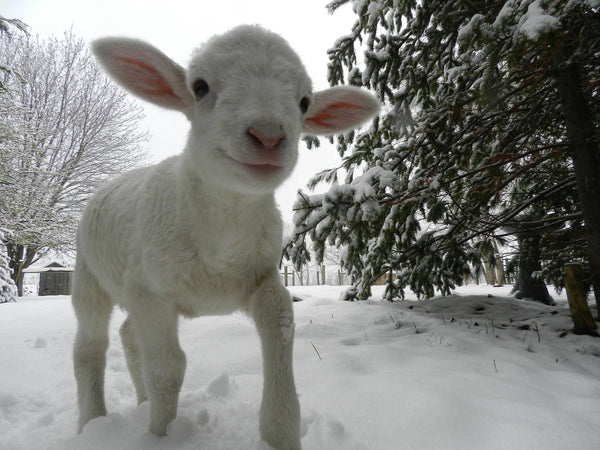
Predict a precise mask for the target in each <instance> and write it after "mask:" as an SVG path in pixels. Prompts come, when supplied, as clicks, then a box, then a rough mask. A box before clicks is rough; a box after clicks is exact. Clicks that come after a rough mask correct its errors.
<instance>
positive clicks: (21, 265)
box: [6, 242, 37, 297]
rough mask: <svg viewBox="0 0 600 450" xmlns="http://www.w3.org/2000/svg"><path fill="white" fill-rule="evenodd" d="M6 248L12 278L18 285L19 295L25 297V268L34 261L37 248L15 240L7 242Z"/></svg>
mask: <svg viewBox="0 0 600 450" xmlns="http://www.w3.org/2000/svg"><path fill="white" fill-rule="evenodd" d="M6 250H7V253H8V257H9V258H10V262H9V263H8V266H9V267H10V268H11V269H12V274H11V278H12V279H13V281H14V282H15V284H16V286H17V292H18V295H19V297H23V279H24V277H25V273H24V272H23V270H24V269H27V268H28V267H29V266H30V265H31V264H32V263H33V261H34V260H35V256H36V253H37V249H35V248H31V247H25V246H23V245H21V244H17V243H15V242H7V243H6Z"/></svg>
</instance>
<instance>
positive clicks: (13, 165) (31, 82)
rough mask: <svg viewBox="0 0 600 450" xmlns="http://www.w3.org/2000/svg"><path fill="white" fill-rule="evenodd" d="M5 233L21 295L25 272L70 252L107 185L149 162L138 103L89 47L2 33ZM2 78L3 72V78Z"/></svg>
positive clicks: (0, 144)
mask: <svg viewBox="0 0 600 450" xmlns="http://www.w3.org/2000/svg"><path fill="white" fill-rule="evenodd" d="M0 65H3V66H7V67H11V68H12V69H13V70H14V71H15V72H16V73H18V74H19V75H18V76H14V75H13V74H11V73H4V75H3V79H2V80H1V83H2V85H4V87H5V91H4V92H3V93H2V94H0V115H1V117H2V119H0V120H1V121H2V123H1V127H0V129H2V130H3V133H2V136H0V227H4V228H6V229H8V230H10V231H11V232H12V237H11V238H10V239H7V240H6V242H5V244H6V246H7V249H8V255H9V257H10V266H11V268H12V269H13V272H14V273H13V278H14V279H15V281H16V282H17V285H18V287H19V294H22V276H23V272H22V271H23V269H24V268H26V267H28V266H29V265H31V264H32V263H33V262H35V261H36V260H37V259H39V258H40V257H41V256H43V255H44V254H46V253H47V252H48V251H50V250H59V251H68V250H70V249H72V248H73V244H74V236H75V228H76V224H77V221H78V218H79V214H80V213H81V211H82V210H83V207H84V205H85V202H86V201H87V199H88V197H89V196H90V195H91V194H92V193H93V192H94V191H95V190H96V189H97V187H98V186H99V185H100V184H101V183H103V182H104V181H105V180H106V179H108V178H112V177H114V176H115V175H116V174H118V173H121V172H123V171H125V170H127V169H129V168H131V167H133V166H135V165H138V164H139V163H140V161H141V160H142V159H143V156H144V153H143V151H142V147H141V144H142V143H143V142H144V141H145V140H146V134H145V133H143V132H140V131H139V129H138V123H139V120H140V119H141V117H142V113H141V107H140V106H138V105H137V104H136V103H135V102H134V101H133V100H132V99H130V98H129V97H128V96H127V94H125V93H124V92H123V91H122V90H121V89H120V88H118V87H117V86H116V85H115V84H114V83H112V82H111V81H109V80H108V79H107V78H106V77H105V76H104V75H103V74H102V73H101V72H100V71H99V70H98V68H97V67H96V65H95V63H94V61H93V59H92V57H91V55H90V53H89V51H88V50H87V48H86V45H85V43H84V41H83V40H82V39H80V38H77V37H75V36H74V35H73V34H72V33H71V32H67V33H65V35H64V36H63V38H62V39H57V38H51V39H48V40H41V39H40V38H39V37H36V38H32V37H30V36H25V35H22V36H12V37H6V36H0ZM0 75H1V74H0Z"/></svg>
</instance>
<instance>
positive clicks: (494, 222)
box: [286, 0, 600, 300]
mask: <svg viewBox="0 0 600 450" xmlns="http://www.w3.org/2000/svg"><path fill="white" fill-rule="evenodd" d="M346 3H349V2H348V1H347V0H336V1H333V2H332V3H330V4H329V8H330V9H331V10H332V11H335V10H336V9H337V8H339V7H341V6H342V5H344V4H346ZM353 8H354V11H355V12H356V14H357V16H358V17H357V21H356V22H355V24H354V25H353V27H352V30H351V33H350V34H348V35H347V36H344V37H342V38H340V39H339V40H338V41H337V42H336V43H335V45H334V46H333V48H331V49H330V52H329V55H330V65H329V81H330V83H331V84H338V83H342V82H345V81H347V82H349V83H351V84H355V85H359V86H366V87H368V88H371V89H373V90H375V91H376V92H377V94H378V95H379V97H380V98H381V99H382V101H384V102H385V103H386V109H385V113H384V114H382V115H381V116H380V118H379V119H378V120H377V121H375V122H374V124H373V126H372V127H371V128H370V129H369V130H367V131H366V132H363V133H349V134H347V135H344V136H341V137H339V138H338V149H339V151H340V153H341V154H342V155H344V160H343V163H342V167H340V168H336V169H332V170H329V171H325V172H322V173H321V174H318V175H317V176H316V177H315V179H314V182H315V183H316V182H319V181H333V182H335V181H337V178H338V177H339V176H340V175H341V176H345V179H344V182H345V183H344V184H334V185H333V186H332V187H331V188H330V190H329V192H328V193H326V194H324V195H318V196H316V195H312V196H311V195H307V194H305V193H302V192H301V193H300V194H299V197H298V202H297V205H296V210H297V213H296V217H295V224H296V230H295V234H294V236H293V239H292V240H291V242H290V244H289V245H288V246H287V248H286V252H287V254H288V255H289V256H290V257H291V258H293V259H294V261H295V262H296V263H297V264H302V263H303V261H305V260H306V258H307V257H308V252H307V251H306V246H305V236H306V235H307V234H308V235H310V237H311V239H312V241H313V242H314V245H315V248H316V249H317V253H318V250H319V249H321V248H323V246H324V243H325V242H330V243H335V244H336V245H345V246H346V248H347V251H346V252H345V255H344V258H343V264H344V266H345V267H346V268H347V269H348V270H349V272H350V273H351V274H352V276H353V277H354V280H355V284H356V285H357V287H358V288H359V289H358V295H359V296H360V297H367V296H368V295H369V294H370V285H371V283H372V281H373V280H374V279H376V278H377V277H379V276H380V275H382V274H384V273H386V272H387V273H390V274H391V273H392V272H393V273H394V274H395V277H391V276H390V277H388V283H387V290H386V297H387V298H388V299H392V298H395V297H398V296H402V295H403V288H404V287H406V286H410V287H411V289H413V290H414V291H415V292H416V293H417V294H420V295H424V296H430V295H433V290H434V288H437V289H439V290H441V291H442V292H448V291H449V290H450V289H451V288H452V287H453V286H454V285H455V284H457V283H460V282H461V279H462V277H463V275H464V274H466V273H468V272H469V271H470V267H479V266H480V263H481V260H482V259H484V260H486V261H492V260H493V259H494V258H493V253H494V241H500V242H503V241H504V240H506V239H507V238H509V237H511V236H516V237H518V242H519V243H520V244H521V246H520V253H519V255H518V259H519V261H517V265H518V267H519V268H520V272H521V273H520V275H522V277H523V280H527V281H531V280H535V279H538V280H543V279H545V280H549V281H552V282H554V283H555V284H557V285H558V286H561V285H562V275H561V272H560V270H561V268H562V264H563V263H564V262H566V261H568V260H570V259H580V260H581V259H583V260H584V262H585V263H586V267H587V275H588V279H587V282H588V285H591V284H593V285H594V286H595V287H597V288H596V294H597V295H596V298H599V297H600V290H598V289H600V285H599V284H598V283H597V281H595V280H596V279H597V278H595V277H597V276H598V274H600V264H599V263H598V261H595V259H594V258H595V257H596V255H600V248H598V247H596V246H597V243H598V242H599V241H598V238H599V236H598V233H599V232H600V223H597V218H596V215H598V214H599V211H600V208H599V206H600V203H599V201H598V198H600V197H599V196H598V194H600V188H599V184H598V183H600V172H599V169H600V159H599V158H600V156H599V155H600V149H599V148H598V142H599V139H600V136H599V132H598V128H597V125H595V124H598V123H599V120H598V118H599V114H600V96H599V93H600V81H599V78H598V73H600V13H599V11H598V8H597V7H594V6H592V2H587V1H584V0H581V1H543V2H542V1H539V0H536V1H531V0H529V1H528V0H525V1H510V0H509V1H505V0H502V1H481V2H472V1H460V0H459V1H456V2H446V1H442V0H430V1H423V2H414V1H391V0H390V1H386V0H384V1H369V0H366V1H362V2H353ZM357 50H364V52H363V54H362V56H361V55H358V56H357ZM575 117H577V119H575ZM582 166H583V168H582ZM583 171H587V173H586V174H583ZM586 202H588V203H586ZM586 204H587V205H588V206H585V205H586ZM587 249H590V253H588V252H587ZM591 249H594V250H591ZM594 252H595V253H594ZM590 255H591V257H590ZM532 259H534V260H535V261H534V262H535V263H536V264H531V260H532ZM541 263H543V264H541ZM534 266H535V267H537V268H539V269H541V270H533V267H534ZM528 272H532V273H528ZM520 287H521V288H522V289H527V288H528V285H527V283H521V285H520ZM544 288H545V287H544ZM546 294H547V291H546ZM543 296H544V292H543V290H542V292H541V294H540V297H543ZM540 300H543V298H540Z"/></svg>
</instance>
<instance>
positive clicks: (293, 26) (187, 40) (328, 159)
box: [0, 0, 355, 223]
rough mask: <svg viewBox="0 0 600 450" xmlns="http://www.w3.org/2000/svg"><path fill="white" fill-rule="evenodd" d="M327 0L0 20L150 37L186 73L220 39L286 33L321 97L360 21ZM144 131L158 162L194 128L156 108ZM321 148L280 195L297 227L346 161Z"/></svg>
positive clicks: (59, 7) (35, 9) (24, 0)
mask: <svg viewBox="0 0 600 450" xmlns="http://www.w3.org/2000/svg"><path fill="white" fill-rule="evenodd" d="M327 3H328V1H327V0H296V1H284V0H250V1H248V0H225V1H202V0H195V1H194V0H168V1H164V0H161V1H157V0H0V15H2V16H4V17H6V18H10V19H12V18H17V19H20V20H21V21H23V22H25V23H26V24H27V25H29V29H30V32H31V33H32V34H39V35H40V36H42V37H46V36H51V35H55V36H61V35H62V33H63V32H64V31H66V30H68V29H70V28H71V27H72V28H73V31H74V33H75V34H76V35H77V36H80V37H82V38H84V39H85V40H87V41H91V40H93V39H95V38H98V37H103V36H128V37H135V38H139V39H144V40H146V41H148V42H149V43H151V44H152V45H154V46H155V47H157V48H158V49H160V50H162V51H163V52H164V53H166V54H167V55H168V56H170V57H171V58H172V59H174V60H175V61H176V62H178V63H179V64H181V65H183V66H184V67H186V66H187V63H188V61H189V57H190V55H191V53H192V50H193V49H194V48H195V47H197V46H198V45H200V44H201V43H202V42H204V41H205V40H206V39H207V38H209V37H210V36H212V35H214V34H220V33H223V32H225V31H227V30H228V29H230V28H233V27H235V26H236V25H240V24H244V23H251V24H260V25H262V26H263V27H265V28H267V29H270V30H272V31H274V32H277V33H279V34H281V35H282V36H283V37H284V38H285V39H287V40H288V42H289V43H290V44H291V45H292V47H293V48H295V49H296V51H297V52H298V53H299V55H300V57H301V58H302V61H303V62H304V64H305V65H306V67H307V70H308V73H309V75H310V76H311V77H312V79H313V86H314V89H315V91H316V90H321V89H326V88H327V87H329V84H328V83H327V62H328V59H327V49H329V48H330V47H331V46H332V45H333V43H334V42H335V41H336V39H338V38H339V37H341V36H343V35H346V34H348V33H349V32H350V30H351V27H352V24H353V23H354V21H355V15H354V13H353V12H352V8H351V6H350V5H346V6H345V7H343V8H341V9H340V10H338V11H337V12H336V13H335V14H334V15H330V14H329V13H328V12H327V10H326V8H325V6H326V4H327ZM139 101H140V104H143V105H144V111H145V114H146V118H145V120H144V121H143V122H142V124H141V126H142V128H144V129H146V130H148V131H149V132H150V135H151V138H150V141H149V142H148V144H147V145H148V150H149V154H150V157H151V159H152V161H153V162H158V161H161V160H163V159H165V158H166V157H168V156H171V155H175V154H178V153H180V152H181V150H182V149H183V146H184V144H185V139H186V135H187V130H188V122H187V120H186V119H185V117H184V116H183V115H182V114H180V113H177V112H173V111H167V110H163V109H160V108H158V107H155V106H152V105H149V104H147V103H145V102H143V101H142V100H139ZM321 142H322V145H321V147H319V148H318V149H313V150H307V149H306V147H305V146H304V144H303V143H301V144H300V158H299V162H298V165H297V167H296V170H295V171H294V173H293V174H292V176H291V177H290V178H289V179H288V180H287V181H286V183H285V184H283V185H282V186H281V187H280V188H279V189H278V191H277V193H276V198H277V201H278V203H279V205H280V208H281V210H282V215H283V218H284V220H285V221H286V222H288V223H290V222H291V220H292V206H293V203H294V201H295V198H296V191H297V190H298V188H304V187H305V186H306V183H307V181H308V180H309V179H310V177H311V176H312V175H314V174H315V173H317V172H319V171H320V170H323V169H328V168H331V167H335V166H337V165H338V164H339V162H340V158H339V156H338V154H337V152H336V150H335V147H334V146H333V145H330V144H329V143H328V142H327V140H326V139H322V140H321Z"/></svg>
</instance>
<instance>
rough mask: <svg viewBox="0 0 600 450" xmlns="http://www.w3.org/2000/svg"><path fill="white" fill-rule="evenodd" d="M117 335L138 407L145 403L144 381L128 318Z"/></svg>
mask: <svg viewBox="0 0 600 450" xmlns="http://www.w3.org/2000/svg"><path fill="white" fill-rule="evenodd" d="M119 334H120V335H121V342H122V343H123V350H124V351H125V359H126V361H127V367H128V369H129V374H130V375H131V381H132V382H133V387H134V388H135V394H136V396H137V403H138V405H139V404H140V403H142V402H144V401H146V400H147V397H146V389H145V388H144V381H143V380H142V356H141V354H140V347H139V344H138V340H137V336H136V335H135V333H134V331H133V325H132V324H131V319H130V318H129V317H127V319H126V320H125V322H123V325H121V329H120V330H119Z"/></svg>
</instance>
